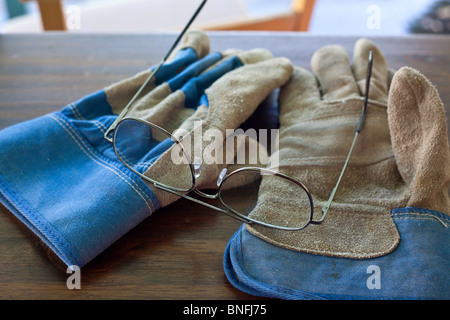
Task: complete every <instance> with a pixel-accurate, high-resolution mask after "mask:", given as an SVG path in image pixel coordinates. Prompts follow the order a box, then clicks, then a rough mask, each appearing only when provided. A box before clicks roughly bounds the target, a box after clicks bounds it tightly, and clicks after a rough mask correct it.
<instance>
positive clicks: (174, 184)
mask: <svg viewBox="0 0 450 320" xmlns="http://www.w3.org/2000/svg"><path fill="white" fill-rule="evenodd" d="M114 148H115V152H116V154H117V157H118V158H119V159H120V160H121V161H122V162H123V163H124V164H125V165H126V166H127V167H128V168H129V169H131V170H132V171H134V172H135V173H137V174H139V175H140V176H141V177H143V178H144V179H145V177H148V178H149V179H151V180H152V181H153V182H158V183H160V184H163V185H165V186H168V187H171V188H176V189H180V190H188V189H189V188H190V187H191V185H192V172H191V168H190V166H189V161H187V158H186V159H185V161H179V163H176V164H175V163H173V162H169V163H167V166H165V169H166V170H164V172H160V171H161V170H158V172H157V173H156V172H153V171H152V170H151V169H150V167H151V165H152V164H153V163H154V162H155V161H156V160H157V159H158V158H159V157H160V156H161V155H162V154H163V153H164V152H165V151H167V150H169V149H170V148H172V149H173V152H176V153H178V154H179V155H180V157H183V156H185V153H184V150H183V148H182V146H181V145H180V144H177V143H176V142H175V141H174V140H173V139H172V137H171V135H170V134H169V133H167V132H165V131H164V130H162V129H160V128H158V127H157V126H153V125H151V124H148V123H145V122H141V121H139V120H136V119H124V120H122V121H121V122H120V123H119V125H118V126H117V128H116V131H115V136H114ZM169 159H170V157H169ZM169 161H170V160H169Z"/></svg>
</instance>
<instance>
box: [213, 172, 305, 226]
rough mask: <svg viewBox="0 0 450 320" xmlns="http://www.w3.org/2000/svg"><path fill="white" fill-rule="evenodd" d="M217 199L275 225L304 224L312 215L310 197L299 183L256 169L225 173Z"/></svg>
mask: <svg viewBox="0 0 450 320" xmlns="http://www.w3.org/2000/svg"><path fill="white" fill-rule="evenodd" d="M220 199H221V201H222V202H223V204H224V205H225V206H227V207H228V208H230V209H231V210H233V211H234V212H235V213H239V214H241V215H244V216H247V217H249V218H250V219H252V220H254V221H257V222H262V223H264V224H269V225H272V226H277V227H283V228H303V227H305V226H306V225H307V224H308V222H309V220H310V217H311V203H310V198H309V195H308V193H307V192H306V191H305V189H304V188H303V187H302V186H301V185H300V184H297V183H295V182H293V181H291V180H290V179H287V178H285V177H284V176H282V175H276V174H269V173H268V172H266V171H264V170H259V169H245V170H242V171H236V172H234V173H232V174H231V175H230V176H228V177H227V178H226V179H225V180H224V182H223V183H222V185H221V189H220Z"/></svg>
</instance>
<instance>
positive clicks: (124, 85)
mask: <svg viewBox="0 0 450 320" xmlns="http://www.w3.org/2000/svg"><path fill="white" fill-rule="evenodd" d="M208 52H209V38H208V37H207V36H206V34H204V33H202V32H188V33H187V34H186V36H185V37H184V38H183V40H182V43H181V44H180V46H178V47H177V48H176V49H175V50H174V52H173V53H172V55H171V56H170V57H169V59H168V60H167V62H166V63H165V64H164V65H163V66H161V68H160V69H159V70H158V72H157V73H156V74H155V77H154V78H153V79H152V80H151V81H150V83H148V84H147V86H146V87H145V89H144V90H143V91H142V93H141V96H145V95H146V94H148V92H150V91H151V90H153V89H154V88H155V86H157V85H159V84H161V83H163V82H165V81H167V80H168V79H170V78H172V77H174V76H175V75H176V74H178V73H179V72H180V70H183V69H184V68H186V67H187V66H189V65H190V64H192V63H193V62H194V61H196V60H197V59H199V58H203V57H204V56H205V55H207V54H208ZM154 68H155V67H152V68H150V69H149V70H145V71H142V72H139V73H137V74H136V75H134V76H132V77H130V78H127V79H124V80H122V81H119V82H117V83H114V84H112V85H110V86H108V87H106V88H105V93H106V97H107V100H108V102H109V104H110V105H111V107H112V111H113V113H115V114H118V113H120V112H121V111H122V109H123V108H124V107H125V106H126V105H127V104H128V102H129V101H130V100H131V99H132V97H133V96H134V95H135V94H136V92H137V91H138V90H139V88H140V87H141V86H142V84H143V83H144V82H145V81H146V80H147V78H148V77H149V75H150V74H151V72H152V70H153V69H154Z"/></svg>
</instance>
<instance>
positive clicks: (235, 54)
mask: <svg viewBox="0 0 450 320" xmlns="http://www.w3.org/2000/svg"><path fill="white" fill-rule="evenodd" d="M268 58H272V55H271V54H270V52H268V51H267V50H261V49H254V50H249V51H245V52H241V51H238V50H227V51H226V52H224V53H223V54H221V53H211V54H209V55H207V56H206V57H204V58H203V59H200V60H198V61H196V62H194V63H193V64H191V65H190V66H188V67H187V68H186V69H185V70H183V71H182V72H181V73H179V74H178V75H177V76H175V77H174V78H172V79H170V80H169V81H168V82H167V83H164V84H162V85H160V86H158V87H157V88H155V89H154V90H152V91H151V92H150V93H149V94H148V95H146V96H145V97H143V98H142V99H141V100H140V101H139V103H137V104H136V105H135V106H133V110H132V111H130V114H133V115H134V116H137V117H139V118H141V119H146V120H148V121H151V122H153V123H155V124H157V125H160V126H162V127H164V128H166V129H167V130H169V131H172V130H174V129H175V128H177V126H178V125H180V121H178V120H183V119H186V118H187V117H188V116H189V115H191V114H192V113H193V112H194V111H195V110H196V109H197V107H198V106H200V105H204V106H207V105H208V100H207V97H206V95H205V90H206V88H208V87H210V86H211V85H212V84H213V83H214V82H215V81H217V80H218V79H219V78H221V77H222V76H223V75H224V74H226V73H228V72H230V71H232V70H234V69H236V68H239V67H241V66H242V65H243V64H247V63H255V62H257V61H260V60H264V59H268ZM169 118H170V119H171V121H170V123H167V122H168V121H167V119H169Z"/></svg>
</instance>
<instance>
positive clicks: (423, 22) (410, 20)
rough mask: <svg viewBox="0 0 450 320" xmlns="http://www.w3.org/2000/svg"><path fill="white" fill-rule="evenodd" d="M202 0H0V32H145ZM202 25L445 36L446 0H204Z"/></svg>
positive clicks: (181, 19) (167, 24) (179, 17)
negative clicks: (435, 34)
mask: <svg viewBox="0 0 450 320" xmlns="http://www.w3.org/2000/svg"><path fill="white" fill-rule="evenodd" d="M200 2H201V1H200V0H0V33H33V32H44V31H51V30H65V31H67V32H85V33H88V32H90V33H138V32H140V33H145V32H155V31H156V32H158V31H176V30H180V29H181V28H182V26H183V25H184V24H185V23H186V22H187V20H188V19H189V17H190V15H191V14H192V13H193V12H194V10H195V8H196V7H197V6H198V5H199V4H200ZM195 27H197V28H201V29H205V30H267V31H280V30H283V31H302V32H309V33H311V34H316V35H320V34H326V35H368V36H374V35H382V36H390V35H396V36H398V35H405V34H411V33H439V34H450V1H441V0H209V1H208V2H207V3H206V5H205V7H204V9H203V11H202V12H201V14H200V15H199V17H198V18H197V20H196V22H195Z"/></svg>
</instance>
